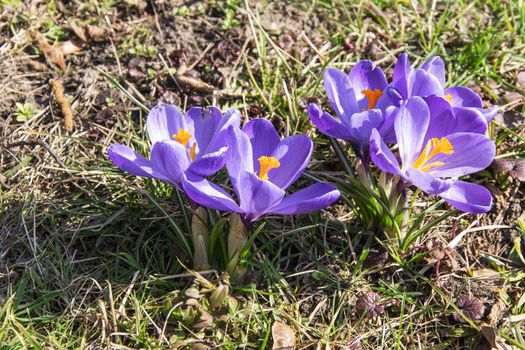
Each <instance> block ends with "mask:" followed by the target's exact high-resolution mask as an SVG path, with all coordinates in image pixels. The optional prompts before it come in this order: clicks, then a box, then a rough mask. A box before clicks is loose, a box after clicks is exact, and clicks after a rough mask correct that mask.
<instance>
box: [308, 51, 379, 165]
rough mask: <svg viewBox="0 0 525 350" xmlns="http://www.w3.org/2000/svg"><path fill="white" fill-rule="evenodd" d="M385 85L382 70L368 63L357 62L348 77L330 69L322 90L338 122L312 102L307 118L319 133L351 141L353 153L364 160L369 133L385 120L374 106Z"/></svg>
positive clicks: (363, 61) (326, 73) (365, 61)
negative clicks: (324, 91)
mask: <svg viewBox="0 0 525 350" xmlns="http://www.w3.org/2000/svg"><path fill="white" fill-rule="evenodd" d="M386 86H387V81H386V78H385V75H384V73H383V71H382V70H381V69H380V68H378V67H374V65H373V63H372V62H371V61H368V60H362V61H359V62H358V63H357V64H356V65H355V66H354V67H353V68H352V69H351V70H350V72H349V73H348V74H346V73H344V72H342V71H340V70H338V69H335V68H329V69H327V70H326V71H325V73H324V87H325V90H326V95H327V97H328V99H329V101H330V103H331V105H332V109H333V110H334V112H335V114H336V115H337V117H339V120H337V119H336V118H334V117H332V116H331V115H330V114H329V113H327V112H324V111H323V110H322V109H321V107H320V106H319V105H317V104H315V103H310V104H309V105H308V116H309V117H310V120H311V121H312V123H313V124H314V125H315V126H316V127H317V128H318V129H319V130H320V131H321V132H322V133H324V134H325V135H327V136H330V137H334V138H337V139H342V140H348V141H350V143H351V144H352V147H353V148H354V150H355V152H356V154H357V155H358V156H359V157H361V158H367V155H368V141H369V139H370V133H371V132H372V129H374V128H377V129H381V125H382V123H383V120H384V116H383V113H382V111H380V110H379V109H377V107H376V103H377V101H378V100H379V98H380V97H381V96H382V94H383V90H384V89H385V88H386Z"/></svg>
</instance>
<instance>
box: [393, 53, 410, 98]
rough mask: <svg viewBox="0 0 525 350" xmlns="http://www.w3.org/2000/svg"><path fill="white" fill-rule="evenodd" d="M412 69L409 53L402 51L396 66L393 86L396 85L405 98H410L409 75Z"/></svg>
mask: <svg viewBox="0 0 525 350" xmlns="http://www.w3.org/2000/svg"><path fill="white" fill-rule="evenodd" d="M411 71H412V69H411V68H410V60H409V59H408V55H407V54H406V53H402V54H401V55H400V56H399V58H398V59H397V62H396V64H395V66H394V72H393V76H392V82H393V87H395V88H396V89H397V90H398V91H399V93H400V94H401V96H403V98H405V99H406V98H408V76H409V75H410V72H411Z"/></svg>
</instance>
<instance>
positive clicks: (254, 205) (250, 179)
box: [239, 171, 284, 220]
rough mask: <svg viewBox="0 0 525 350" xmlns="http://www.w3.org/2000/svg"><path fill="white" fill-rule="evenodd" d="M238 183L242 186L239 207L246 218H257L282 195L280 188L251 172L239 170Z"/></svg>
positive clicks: (277, 201)
mask: <svg viewBox="0 0 525 350" xmlns="http://www.w3.org/2000/svg"><path fill="white" fill-rule="evenodd" d="M239 184H241V185H242V187H243V188H242V192H241V194H240V196H239V202H240V207H241V208H242V210H243V212H244V214H245V217H246V218H247V219H248V220H257V219H258V218H260V217H261V216H263V215H264V214H266V213H267V212H268V211H269V209H271V208H273V207H275V206H276V205H277V204H278V203H279V202H280V201H281V200H282V199H283V197H284V191H283V190H282V189H280V188H279V187H277V186H276V185H274V184H273V183H272V182H271V181H268V180H261V179H259V177H257V176H256V175H255V174H253V173H251V172H247V171H243V172H241V174H240V177H239Z"/></svg>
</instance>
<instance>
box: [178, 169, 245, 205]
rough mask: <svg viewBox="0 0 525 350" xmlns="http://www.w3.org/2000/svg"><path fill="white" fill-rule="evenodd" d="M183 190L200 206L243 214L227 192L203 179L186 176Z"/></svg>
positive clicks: (183, 179)
mask: <svg viewBox="0 0 525 350" xmlns="http://www.w3.org/2000/svg"><path fill="white" fill-rule="evenodd" d="M182 188H183V189H184V192H186V194H187V195H188V197H190V198H191V200H192V201H194V202H195V203H197V204H199V205H202V206H204V207H207V208H211V209H216V210H223V211H233V212H237V213H242V210H241V208H239V206H238V205H237V204H236V203H235V201H234V200H233V199H232V197H231V196H230V195H229V194H228V193H227V192H226V191H224V190H223V189H222V188H220V187H219V186H217V185H215V184H214V183H212V182H209V181H208V180H206V179H204V178H202V177H199V176H194V175H191V174H184V175H183V176H182Z"/></svg>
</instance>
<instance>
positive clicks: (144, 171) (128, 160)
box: [108, 145, 166, 180]
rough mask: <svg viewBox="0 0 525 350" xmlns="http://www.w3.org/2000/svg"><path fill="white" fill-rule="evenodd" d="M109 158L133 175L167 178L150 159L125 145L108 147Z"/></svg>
mask: <svg viewBox="0 0 525 350" xmlns="http://www.w3.org/2000/svg"><path fill="white" fill-rule="evenodd" d="M108 156H109V159H111V161H112V162H113V164H115V165H116V166H117V167H119V168H120V169H122V170H124V171H125V172H128V173H130V174H133V175H137V176H144V177H155V178H158V179H161V180H166V177H165V176H164V175H162V174H161V173H160V172H159V171H158V170H157V169H156V167H155V165H154V164H153V163H152V162H151V161H150V160H148V159H146V158H144V157H143V156H141V155H140V154H138V153H137V152H135V151H134V150H132V149H131V148H129V147H128V146H125V145H111V146H109V148H108Z"/></svg>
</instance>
